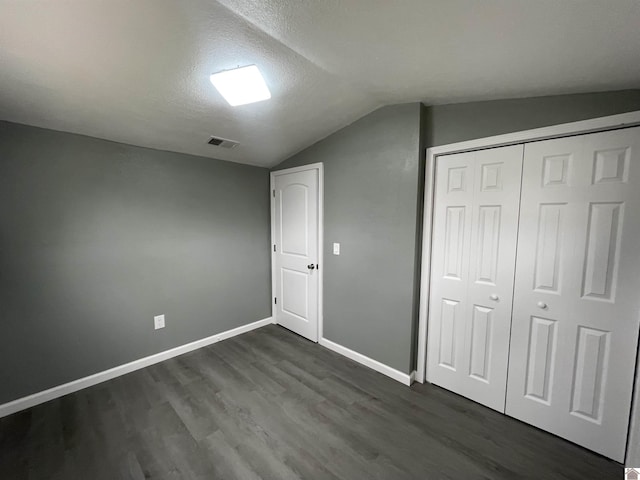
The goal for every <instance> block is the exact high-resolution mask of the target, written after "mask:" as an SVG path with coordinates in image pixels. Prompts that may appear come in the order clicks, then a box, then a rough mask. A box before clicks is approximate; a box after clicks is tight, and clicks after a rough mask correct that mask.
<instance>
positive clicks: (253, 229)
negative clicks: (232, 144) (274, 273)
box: [0, 122, 271, 403]
mask: <svg viewBox="0 0 640 480" xmlns="http://www.w3.org/2000/svg"><path fill="white" fill-rule="evenodd" d="M268 176H269V172H268V170H267V169H263V168H258V167H250V166H245V165H239V164H234V163H229V162H223V161H219V160H212V159H209V158H202V157H195V156H190V155H182V154H177V153H171V152H163V151H157V150H151V149H146V148H140V147H134V146H130V145H123V144H118V143H114V142H109V141H105V140H99V139H95V138H91V137H85V136H80V135H73V134H68V133H63V132H56V131H52V130H45V129H40V128H34V127H29V126H25V125H18V124H12V123H8V122H0V319H1V324H2V335H0V362H1V363H2V365H4V366H5V367H4V368H2V369H1V370H0V385H1V388H0V403H4V402H7V401H11V400H14V399H16V398H20V397H22V396H25V395H28V394H31V393H34V392H38V391H41V390H44V389H47V388H50V387H53V386H56V385H60V384H63V383H66V382H69V381H72V380H76V379H78V378H81V377H84V376H87V375H90V374H93V373H96V372H100V371H103V370H106V369H109V368H112V367H114V366H117V365H121V364H124V363H127V362H130V361H133V360H136V359H139V358H142V357H146V356H148V355H152V354H154V353H158V352H160V351H164V350H167V349H170V348H173V347H176V346H179V345H183V344H185V343H189V342H191V341H194V340H198V339H201V338H204V337H208V336H210V335H214V334H216V333H220V332H222V331H226V330H229V329H232V328H235V327H238V326H241V325H245V324H248V323H251V322H254V321H256V320H260V319H263V318H266V317H269V316H270V315H271V312H270V308H271V292H270V268H271V267H270V256H269V244H270V239H269V214H270V213H269V180H268ZM161 313H164V314H166V315H167V323H166V327H165V328H164V329H162V330H158V331H154V329H153V316H154V315H158V314H161ZM9 366H10V367H9Z"/></svg>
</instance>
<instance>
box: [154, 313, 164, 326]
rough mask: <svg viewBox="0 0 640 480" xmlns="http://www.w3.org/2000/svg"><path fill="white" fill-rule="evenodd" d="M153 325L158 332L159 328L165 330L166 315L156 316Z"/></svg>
mask: <svg viewBox="0 0 640 480" xmlns="http://www.w3.org/2000/svg"><path fill="white" fill-rule="evenodd" d="M153 325H154V326H155V328H156V330H158V329H159V328H164V315H156V316H155V317H153Z"/></svg>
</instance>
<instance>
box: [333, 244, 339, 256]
mask: <svg viewBox="0 0 640 480" xmlns="http://www.w3.org/2000/svg"><path fill="white" fill-rule="evenodd" d="M333 254H334V255H340V244H339V243H334V244H333Z"/></svg>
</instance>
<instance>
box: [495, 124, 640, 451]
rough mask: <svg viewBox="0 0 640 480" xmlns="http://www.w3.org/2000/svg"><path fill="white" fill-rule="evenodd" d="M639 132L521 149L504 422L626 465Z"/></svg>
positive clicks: (639, 260) (637, 268) (637, 261)
mask: <svg viewBox="0 0 640 480" xmlns="http://www.w3.org/2000/svg"><path fill="white" fill-rule="evenodd" d="M639 139H640V129H639V128H633V129H625V130H617V131H612V132H603V133H596V134H590V135H582V136H575V137H569V138H564V139H556V140H549V141H544V142H536V143H530V144H527V145H526V146H525V154H524V157H525V159H524V171H523V187H522V205H521V212H520V231H519V242H518V256H517V266H516V285H515V294H514V306H513V321H512V334H511V353H510V360H509V384H508V388H507V407H506V413H507V414H508V415H511V416H514V417H516V418H519V419H521V420H523V421H525V422H528V423H531V424H533V425H536V426H538V427H540V428H542V429H544V430H547V431H550V432H552V433H555V434H557V435H559V436H561V437H564V438H567V439H569V440H572V441H574V442H576V443H578V444H580V445H583V446H585V447H587V448H590V449H591V450H595V451H597V452H599V453H602V454H603V455H606V456H608V457H610V458H613V459H615V460H617V461H622V460H623V459H624V451H625V444H626V435H627V428H628V421H629V409H630V402H631V393H632V385H633V376H634V370H635V359H636V352H637V340H638V322H639V312H640V296H639V295H638V292H639V291H640V275H638V272H640V255H638V252H637V241H638V238H640V215H638V213H637V212H638V211H639V209H640V140H639Z"/></svg>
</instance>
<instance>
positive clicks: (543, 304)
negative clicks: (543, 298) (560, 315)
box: [538, 302, 547, 310]
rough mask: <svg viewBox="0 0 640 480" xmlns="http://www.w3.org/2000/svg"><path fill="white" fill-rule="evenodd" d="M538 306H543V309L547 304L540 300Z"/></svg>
mask: <svg viewBox="0 0 640 480" xmlns="http://www.w3.org/2000/svg"><path fill="white" fill-rule="evenodd" d="M538 308H542V309H543V310H544V309H545V308H547V304H546V303H544V302H538Z"/></svg>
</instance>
